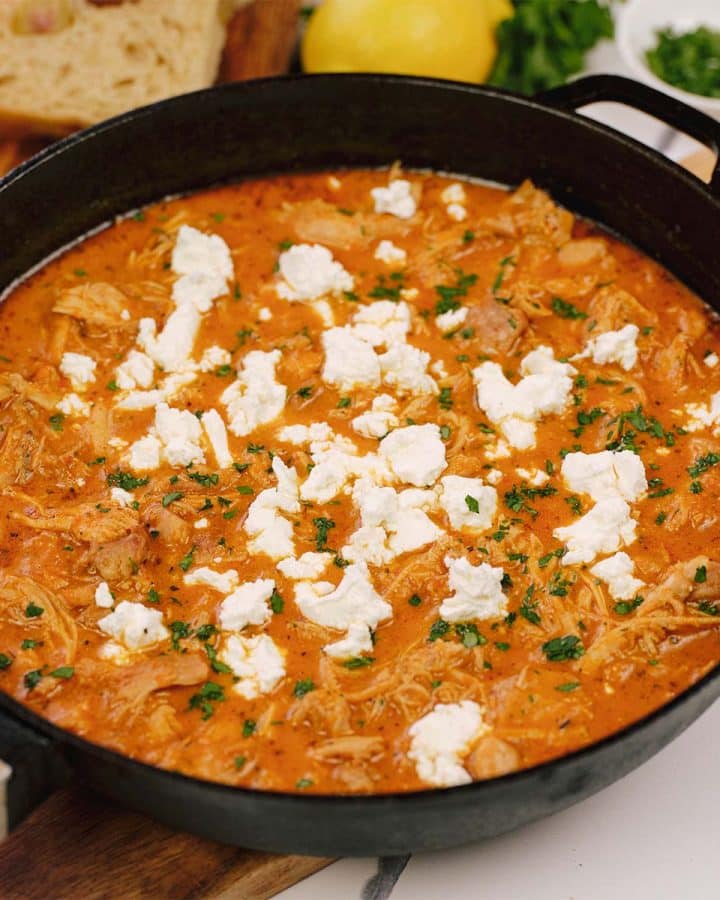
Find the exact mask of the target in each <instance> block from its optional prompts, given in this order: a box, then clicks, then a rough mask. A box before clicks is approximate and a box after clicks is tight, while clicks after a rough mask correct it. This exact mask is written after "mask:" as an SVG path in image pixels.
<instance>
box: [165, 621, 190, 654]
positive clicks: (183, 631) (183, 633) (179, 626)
mask: <svg viewBox="0 0 720 900" xmlns="http://www.w3.org/2000/svg"><path fill="white" fill-rule="evenodd" d="M191 634H192V629H191V628H190V623H189V622H179V621H178V622H171V623H170V646H171V647H172V648H173V650H180V641H181V640H184V639H185V638H189V637H190V635H191Z"/></svg>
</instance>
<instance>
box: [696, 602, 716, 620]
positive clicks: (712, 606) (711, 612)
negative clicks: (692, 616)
mask: <svg viewBox="0 0 720 900" xmlns="http://www.w3.org/2000/svg"><path fill="white" fill-rule="evenodd" d="M698 611H699V612H701V613H704V614H705V615H706V616H720V606H718V605H717V603H711V602H710V601H709V600H703V601H702V603H698Z"/></svg>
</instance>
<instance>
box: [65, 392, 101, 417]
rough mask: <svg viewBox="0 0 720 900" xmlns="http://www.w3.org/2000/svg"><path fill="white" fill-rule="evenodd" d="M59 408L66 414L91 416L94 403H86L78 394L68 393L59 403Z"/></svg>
mask: <svg viewBox="0 0 720 900" xmlns="http://www.w3.org/2000/svg"><path fill="white" fill-rule="evenodd" d="M57 408H58V409H59V410H60V412H61V413H63V415H65V416H89V415H90V410H91V408H92V405H91V404H90V403H86V402H85V401H84V400H83V399H82V397H79V396H78V395H77V394H66V395H65V396H64V397H63V398H62V400H61V401H60V402H59V403H58V405H57Z"/></svg>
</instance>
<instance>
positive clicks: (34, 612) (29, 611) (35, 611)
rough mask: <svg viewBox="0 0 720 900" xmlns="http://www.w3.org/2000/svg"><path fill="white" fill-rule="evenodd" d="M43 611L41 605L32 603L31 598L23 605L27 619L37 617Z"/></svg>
mask: <svg viewBox="0 0 720 900" xmlns="http://www.w3.org/2000/svg"><path fill="white" fill-rule="evenodd" d="M44 612H45V610H44V609H43V607H42V606H38V605H37V604H36V603H33V601H32V600H31V601H30V602H29V603H28V605H27V606H26V607H25V617H26V618H28V619H38V618H39V617H40V616H41V615H42V614H43V613H44Z"/></svg>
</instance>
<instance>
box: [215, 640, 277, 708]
mask: <svg viewBox="0 0 720 900" xmlns="http://www.w3.org/2000/svg"><path fill="white" fill-rule="evenodd" d="M218 658H219V659H220V660H221V661H222V662H224V663H225V664H226V665H228V666H230V668H231V669H232V670H233V673H234V674H235V675H237V676H238V678H239V679H240V680H239V681H238V682H237V683H236V684H235V686H234V687H233V690H234V691H235V693H237V694H240V696H241V697H244V698H245V699H246V700H254V699H255V698H256V697H258V696H260V694H268V693H270V691H272V690H273V689H274V688H275V687H276V686H277V685H278V683H279V682H280V681H281V680H282V679H283V678H284V677H285V659H284V657H283V655H282V653H281V652H280V650H279V649H278V647H277V645H276V644H275V642H274V641H273V639H272V638H271V637H268V635H266V634H259V635H257V637H242V636H241V635H235V634H233V635H230V637H229V638H228V639H227V640H226V641H225V642H224V643H223V645H222V647H221V648H220V650H219V652H218Z"/></svg>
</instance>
